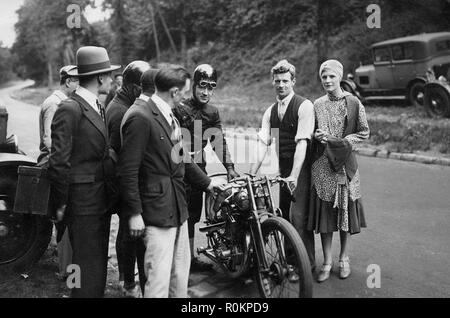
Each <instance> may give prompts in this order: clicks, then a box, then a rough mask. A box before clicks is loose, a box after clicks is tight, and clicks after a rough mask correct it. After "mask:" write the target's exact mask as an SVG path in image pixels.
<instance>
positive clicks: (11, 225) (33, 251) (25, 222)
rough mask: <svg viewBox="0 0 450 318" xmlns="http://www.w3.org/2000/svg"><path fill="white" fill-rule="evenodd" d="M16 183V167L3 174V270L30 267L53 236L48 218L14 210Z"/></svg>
mask: <svg viewBox="0 0 450 318" xmlns="http://www.w3.org/2000/svg"><path fill="white" fill-rule="evenodd" d="M16 170H17V169H16ZM16 184H17V177H16V173H15V171H14V170H11V171H2V172H1V173H0V270H14V271H23V270H27V269H29V268H30V267H31V266H32V265H33V263H34V262H36V261H37V260H38V259H39V258H40V257H41V256H42V254H43V253H44V252H45V250H46V248H47V246H48V243H49V242H50V239H51V235H52V223H51V222H50V221H49V220H48V219H47V218H45V217H41V216H37V215H25V214H18V213H13V211H12V209H13V205H14V196H15V190H16Z"/></svg>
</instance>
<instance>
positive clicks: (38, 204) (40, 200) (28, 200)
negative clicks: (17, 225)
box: [14, 166, 50, 216]
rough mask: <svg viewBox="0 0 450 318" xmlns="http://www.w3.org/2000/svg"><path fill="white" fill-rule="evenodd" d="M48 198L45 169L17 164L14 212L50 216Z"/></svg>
mask: <svg viewBox="0 0 450 318" xmlns="http://www.w3.org/2000/svg"><path fill="white" fill-rule="evenodd" d="M49 198H50V182H49V180H48V179H47V169H45V168H42V167H30V166H19V168H18V181H17V188H16V198H15V200H14V212H16V213H24V214H37V215H45V216H50V214H49V208H48V205H49Z"/></svg>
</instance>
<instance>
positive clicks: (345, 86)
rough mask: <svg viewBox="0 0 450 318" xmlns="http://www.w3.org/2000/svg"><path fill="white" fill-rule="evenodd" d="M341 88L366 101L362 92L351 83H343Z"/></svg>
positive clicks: (363, 101)
mask: <svg viewBox="0 0 450 318" xmlns="http://www.w3.org/2000/svg"><path fill="white" fill-rule="evenodd" d="M341 89H342V90H343V91H346V92H349V93H350V94H352V95H353V96H356V97H358V99H359V100H360V101H361V102H362V103H365V102H366V100H365V99H364V97H363V96H362V95H361V94H360V92H359V91H358V90H357V89H353V88H352V87H351V86H350V85H349V84H347V83H341Z"/></svg>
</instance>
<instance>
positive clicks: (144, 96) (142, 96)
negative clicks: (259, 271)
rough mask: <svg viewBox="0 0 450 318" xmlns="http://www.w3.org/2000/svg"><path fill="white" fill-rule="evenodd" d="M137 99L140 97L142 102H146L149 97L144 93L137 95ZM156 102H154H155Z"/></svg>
mask: <svg viewBox="0 0 450 318" xmlns="http://www.w3.org/2000/svg"><path fill="white" fill-rule="evenodd" d="M138 98H139V99H142V100H143V101H144V102H148V101H149V99H150V97H148V96H147V95H145V94H141V95H139V97H138ZM155 104H156V103H155Z"/></svg>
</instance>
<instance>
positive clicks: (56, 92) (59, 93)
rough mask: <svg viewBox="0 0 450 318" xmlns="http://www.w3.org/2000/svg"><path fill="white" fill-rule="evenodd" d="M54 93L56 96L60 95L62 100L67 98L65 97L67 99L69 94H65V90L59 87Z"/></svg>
mask: <svg viewBox="0 0 450 318" xmlns="http://www.w3.org/2000/svg"><path fill="white" fill-rule="evenodd" d="M54 94H55V96H56V97H58V98H59V99H60V100H65V99H67V95H66V94H64V92H63V91H62V90H59V89H57V90H56V91H55V92H54Z"/></svg>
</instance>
